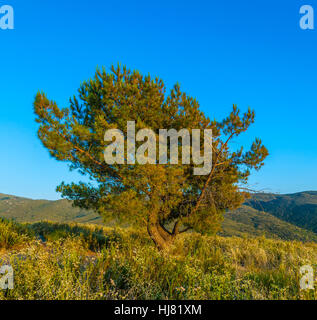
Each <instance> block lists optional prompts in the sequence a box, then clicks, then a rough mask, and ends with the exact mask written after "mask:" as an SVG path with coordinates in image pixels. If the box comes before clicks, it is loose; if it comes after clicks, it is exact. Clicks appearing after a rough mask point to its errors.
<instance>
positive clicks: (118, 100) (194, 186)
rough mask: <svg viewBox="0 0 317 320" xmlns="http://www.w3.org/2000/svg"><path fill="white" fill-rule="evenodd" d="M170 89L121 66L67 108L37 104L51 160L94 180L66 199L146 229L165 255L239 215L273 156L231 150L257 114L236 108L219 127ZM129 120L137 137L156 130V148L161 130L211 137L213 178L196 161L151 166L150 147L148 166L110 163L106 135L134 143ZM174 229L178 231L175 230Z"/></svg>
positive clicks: (256, 147)
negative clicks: (228, 213) (115, 133)
mask: <svg viewBox="0 0 317 320" xmlns="http://www.w3.org/2000/svg"><path fill="white" fill-rule="evenodd" d="M166 90H167V89H166V86H165V85H164V83H163V81H162V80H160V79H158V78H155V79H152V78H151V77H150V76H142V75H141V74H140V73H139V72H137V71H133V72H131V71H130V70H128V69H127V68H125V67H123V68H121V67H120V66H118V67H117V68H115V67H112V69H111V72H109V73H107V72H106V71H105V70H103V71H100V70H97V72H96V74H95V77H94V79H92V80H89V81H86V82H84V83H83V84H82V85H81V87H80V88H79V90H78V95H77V96H74V97H73V98H72V99H70V106H69V107H67V108H60V107H58V106H57V104H56V102H54V101H50V100H49V99H48V98H47V97H46V95H45V94H44V93H38V94H37V96H36V98H35V102H34V111H35V114H36V121H37V122H38V123H39V130H38V136H39V138H40V139H41V141H42V143H43V145H44V146H45V147H46V148H47V149H48V150H49V152H50V154H51V156H52V157H54V158H55V159H57V160H59V161H66V162H68V163H69V164H70V169H72V170H73V169H75V170H78V171H79V172H81V173H82V174H85V175H88V176H89V177H90V178H91V180H93V181H94V183H91V184H85V183H80V184H78V185H76V184H71V185H65V184H64V183H62V184H61V185H60V186H59V187H58V188H57V190H58V191H60V192H61V193H62V196H63V197H65V198H67V199H70V200H74V205H75V206H78V207H80V208H85V209H93V210H95V211H97V212H98V213H99V214H100V215H101V216H102V217H103V218H104V219H105V220H111V221H113V220H114V219H115V220H117V221H118V222H121V221H125V222H129V223H130V224H132V223H133V224H135V225H136V226H138V227H140V226H142V225H144V224H145V226H146V227H147V231H148V233H149V235H150V237H151V238H152V240H153V241H154V243H155V245H156V246H157V247H158V248H159V249H165V248H167V247H168V246H169V245H170V243H171V242H173V241H174V239H175V238H176V236H177V235H179V234H180V233H182V232H184V231H186V230H189V229H191V230H194V231H196V232H200V233H212V232H215V231H216V230H217V229H219V226H220V222H221V218H222V215H223V213H224V212H225V210H227V209H233V208H237V207H238V206H239V205H241V204H242V203H243V202H244V200H245V197H246V193H244V192H241V190H240V188H239V187H238V185H239V184H241V183H242V184H243V183H246V182H247V181H248V177H249V175H250V172H251V170H252V169H256V170H258V169H260V168H261V167H262V165H263V161H264V159H265V158H266V156H267V155H268V151H267V149H266V148H265V147H264V146H263V145H262V142H261V140H259V139H256V140H255V141H254V143H253V144H252V146H251V148H250V150H248V151H244V150H243V148H242V147H241V148H239V149H238V150H236V151H232V150H231V148H230V145H229V144H230V142H231V140H232V139H233V138H235V139H236V138H237V137H238V136H240V135H241V134H242V133H244V132H245V131H247V130H248V128H249V126H250V125H251V124H252V123H253V122H254V117H255V114H254V111H252V110H251V109H249V110H248V111H247V112H246V113H245V114H243V115H241V114H240V110H239V109H238V108H237V107H236V106H233V110H232V112H231V113H230V114H229V116H228V117H227V118H225V119H224V120H223V121H220V122H218V121H216V120H210V119H209V118H207V117H206V116H205V115H204V114H203V112H202V111H200V110H199V103H198V102H197V100H195V99H193V98H192V97H190V96H188V95H187V94H186V93H184V92H182V91H181V89H180V86H179V85H175V86H174V87H173V89H172V90H171V92H170V94H168V95H167V94H166ZM128 121H135V129H136V131H138V130H140V129H144V128H149V129H152V130H153V131H154V133H155V135H156V137H155V138H156V142H158V139H157V137H158V135H159V130H160V129H166V130H170V129H175V130H177V131H178V132H179V131H180V130H181V129H188V131H189V132H190V133H191V132H192V129H200V130H205V129H209V130H212V135H213V141H212V149H213V157H212V169H211V171H210V173H209V174H208V175H203V176H197V175H194V174H193V169H194V164H193V161H190V164H186V165H184V164H181V165H175V164H171V161H170V162H166V164H158V162H159V154H158V152H157V153H156V157H155V159H154V162H151V161H150V160H149V159H150V156H149V155H148V153H147V152H148V149H147V148H148V147H146V145H147V143H146V142H145V141H142V143H143V144H142V143H141V142H137V145H136V147H137V148H139V147H140V145H142V147H143V148H144V151H143V154H144V157H145V158H146V159H147V163H146V164H145V165H140V164H128V165H127V164H118V163H116V162H115V163H114V164H106V163H105V161H104V151H105V148H106V147H109V145H113V141H111V143H109V142H107V141H105V140H106V139H105V132H106V130H109V129H119V130H121V132H123V133H125V135H124V136H125V137H127V122H128ZM147 138H148V139H149V137H147ZM201 138H202V137H201ZM144 139H145V138H144ZM178 147H179V149H180V148H181V144H179V143H178ZM114 150H115V151H116V152H117V150H116V148H114ZM122 152H123V153H124V159H135V150H134V151H131V150H129V149H128V148H125V150H123V151H122ZM205 152H206V150H205ZM167 154H168V155H169V154H170V146H169V148H168V149H167ZM180 154H181V153H180V152H179V155H180ZM191 154H192V152H191ZM196 156H197V155H196ZM170 223H173V228H172V229H170V230H168V228H167V225H168V224H170ZM182 226H183V230H181V228H182Z"/></svg>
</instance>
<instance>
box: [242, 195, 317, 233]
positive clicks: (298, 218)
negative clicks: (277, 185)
mask: <svg viewBox="0 0 317 320" xmlns="http://www.w3.org/2000/svg"><path fill="white" fill-rule="evenodd" d="M248 204H249V205H250V206H252V207H253V208H255V209H257V210H261V211H266V212H268V213H270V214H272V215H274V216H276V217H277V218H279V219H282V220H285V221H287V222H290V223H292V224H295V225H296V226H299V227H302V228H305V229H308V230H311V231H313V232H315V233H317V191H306V192H299V193H295V194H285V195H275V194H258V195H256V196H255V197H253V198H252V199H250V200H249V201H248Z"/></svg>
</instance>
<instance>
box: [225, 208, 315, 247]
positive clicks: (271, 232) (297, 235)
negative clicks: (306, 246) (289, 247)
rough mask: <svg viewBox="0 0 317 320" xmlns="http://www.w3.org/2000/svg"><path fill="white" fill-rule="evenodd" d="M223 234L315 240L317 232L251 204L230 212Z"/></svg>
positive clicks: (226, 215)
mask: <svg viewBox="0 0 317 320" xmlns="http://www.w3.org/2000/svg"><path fill="white" fill-rule="evenodd" d="M220 235H222V236H243V235H251V236H261V235H265V236H266V237H267V238H272V239H282V240H298V241H314V242H317V234H316V233H314V232H312V231H308V230H306V229H303V228H299V227H297V226H295V225H293V224H291V223H288V222H286V221H283V220H281V219H278V218H276V217H275V216H274V215H272V214H269V213H267V212H263V211H258V210H256V209H254V208H252V207H250V206H247V205H244V206H242V207H241V208H239V209H237V210H235V211H232V212H228V213H226V214H225V218H224V221H223V225H222V231H221V232H220Z"/></svg>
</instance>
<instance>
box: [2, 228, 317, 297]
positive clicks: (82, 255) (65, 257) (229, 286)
mask: <svg viewBox="0 0 317 320" xmlns="http://www.w3.org/2000/svg"><path fill="white" fill-rule="evenodd" d="M3 224H4V225H6V222H0V226H1V225H3ZM16 226H17V225H16ZM19 227H20V228H22V229H24V230H26V229H28V230H33V232H34V234H35V236H36V238H41V237H40V236H43V235H45V239H44V241H39V240H35V239H33V240H32V241H30V242H28V243H25V244H24V246H19V248H16V249H14V250H11V251H10V252H4V253H3V252H2V253H1V252H0V266H1V265H2V264H8V263H10V264H11V265H12V267H13V269H14V277H15V278H14V283H15V287H14V289H13V290H7V291H1V290H0V299H1V300H6V299H7V300H10V299H22V300H23V299H42V300H43V299H44V300H55V299H57V300H71V299H75V300H79V299H96V300H103V299H230V300H237V299H261V300H262V299H315V297H316V292H315V291H313V290H310V291H309V292H308V291H307V292H305V291H300V289H299V278H300V274H299V268H300V266H302V265H305V264H310V265H312V266H313V267H314V269H316V267H317V265H316V261H317V244H314V243H305V244H303V243H301V242H296V241H278V240H268V239H265V238H264V237H260V238H253V239H248V238H244V239H243V238H236V237H233V238H223V237H219V236H216V237H215V236H213V237H210V236H201V235H199V234H197V233H191V234H182V235H181V236H179V238H178V239H177V240H176V242H175V243H174V244H173V246H171V247H170V249H169V251H168V252H159V251H157V250H156V248H155V247H154V246H153V244H152V243H151V241H150V240H147V238H145V237H144V233H143V232H140V231H136V230H134V229H125V230H124V229H117V230H114V229H111V228H98V229H97V230H96V226H79V225H66V224H52V223H43V224H42V225H39V224H35V225H28V226H27V228H25V226H19ZM68 232H70V234H69V235H67V234H68ZM21 234H22V233H20V236H21ZM89 234H90V235H89ZM96 234H97V235H98V239H99V237H100V238H102V239H106V241H101V242H100V241H99V240H98V245H95V244H96V242H95V241H96V240H95V239H96V238H95V237H96Z"/></svg>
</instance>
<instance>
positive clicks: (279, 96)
mask: <svg viewBox="0 0 317 320" xmlns="http://www.w3.org/2000/svg"><path fill="white" fill-rule="evenodd" d="M3 4H8V5H11V6H13V8H14V10H15V29H14V30H0V64H1V69H0V137H1V139H0V141H1V156H0V192H1V193H7V194H14V195H19V196H25V197H31V198H46V199H58V198H59V195H58V194H57V193H56V192H55V187H56V186H57V185H58V184H59V183H60V182H61V181H63V180H64V181H66V182H71V181H79V180H80V179H81V177H80V176H79V175H78V174H76V173H74V172H69V171H68V167H67V164H65V163H62V162H57V161H56V160H54V159H52V158H50V157H49V155H48V152H47V151H46V150H45V149H44V147H42V145H41V143H40V141H39V140H38V138H37V136H36V128H37V126H36V124H35V122H34V115H33V109H32V102H33V100H34V96H35V94H36V92H37V91H38V90H43V91H45V92H46V93H47V94H48V96H49V98H51V99H54V100H56V101H57V102H58V103H59V104H60V105H63V106H66V105H67V102H68V99H69V97H70V96H72V95H73V94H74V93H75V92H76V90H77V88H78V86H79V85H80V82H81V81H83V80H86V79H88V78H90V77H91V76H93V74H94V71H95V69H96V67H97V66H100V67H101V66H105V67H106V68H109V67H110V65H111V64H113V63H114V64H117V63H118V62H120V63H122V64H126V65H127V66H128V67H130V68H131V69H138V70H140V71H141V72H142V73H150V74H151V75H157V76H159V77H160V78H162V79H163V80H164V81H165V83H166V84H167V85H168V86H169V87H171V86H172V85H173V84H174V83H176V82H179V83H180V84H181V87H182V89H183V90H184V91H186V92H187V93H188V94H190V95H192V96H194V97H196V98H197V99H198V101H199V102H200V105H201V108H202V110H203V111H204V112H205V113H206V114H207V115H208V116H210V117H212V118H213V117H215V118H216V119H219V120H220V119H222V118H223V117H225V116H226V115H227V114H228V112H229V111H230V110H231V108H232V104H233V103H235V104H237V105H238V106H239V107H240V108H241V109H242V110H244V109H246V108H247V107H248V106H250V107H252V108H253V109H255V111H256V123H255V124H254V125H253V127H252V129H250V131H249V132H248V133H247V134H246V135H245V136H244V137H243V139H242V143H243V144H250V143H251V141H252V140H253V137H255V136H258V137H261V138H262V140H263V142H264V143H265V145H266V146H267V147H268V149H269V151H270V157H269V158H268V159H267V161H266V165H265V167H264V168H263V169H262V170H261V171H260V172H258V173H254V174H253V176H252V178H251V179H250V187H252V188H255V189H258V190H262V189H264V190H266V191H271V192H280V193H291V192H297V191H303V190H317V170H316V165H317V139H316V137H317V134H316V127H317V126H316V122H317V87H316V84H317V78H316V75H317V31H316V30H302V29H300V28H299V19H300V15H299V8H300V7H301V6H302V5H305V4H310V5H312V6H313V7H314V8H315V15H317V1H316V0H315V1H312V0H311V1H306V0H302V1H297V0H292V1H289V0H285V1H283V0H275V1H271V0H266V1H260V0H258V1H254V0H253V1H251V0H250V1H246V0H241V1H236V0H230V1H229V0H227V1H213V0H208V1H199V0H196V1H185V0H182V1H172V0H169V1H165V0H164V1H107V0H104V1H101V0H90V1H82V0H77V1H71V0H63V1H61V0H54V1H48V0H45V1H43V0H29V1H22V0H0V5H3ZM316 18H317V17H316ZM237 142H238V141H237Z"/></svg>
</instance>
